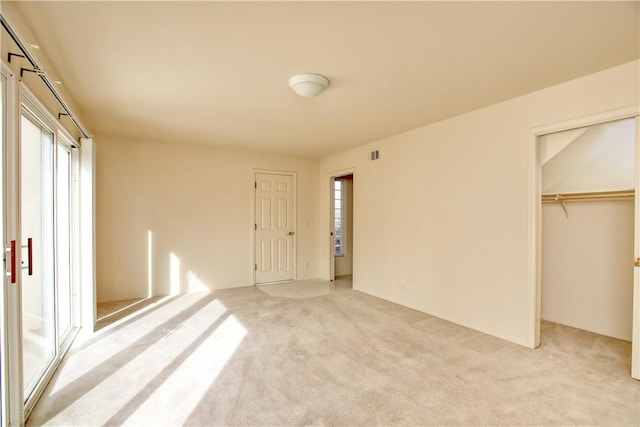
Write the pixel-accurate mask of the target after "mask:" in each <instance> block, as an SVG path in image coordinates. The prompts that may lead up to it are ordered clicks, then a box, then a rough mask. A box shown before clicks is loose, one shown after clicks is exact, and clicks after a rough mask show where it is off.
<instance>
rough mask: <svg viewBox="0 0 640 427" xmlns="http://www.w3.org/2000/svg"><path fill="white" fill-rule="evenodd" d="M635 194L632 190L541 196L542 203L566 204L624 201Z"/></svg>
mask: <svg viewBox="0 0 640 427" xmlns="http://www.w3.org/2000/svg"><path fill="white" fill-rule="evenodd" d="M635 194H636V192H635V191H634V190H625V191H600V192H593V193H571V194H543V195H542V203H551V202H568V201H581V200H585V201H586V200H625V199H633V198H634V196H635Z"/></svg>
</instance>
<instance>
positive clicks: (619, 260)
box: [541, 200, 634, 341]
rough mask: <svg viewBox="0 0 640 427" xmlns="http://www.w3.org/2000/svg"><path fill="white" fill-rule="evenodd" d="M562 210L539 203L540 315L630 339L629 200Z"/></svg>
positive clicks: (631, 216) (631, 217) (582, 204)
mask: <svg viewBox="0 0 640 427" xmlns="http://www.w3.org/2000/svg"><path fill="white" fill-rule="evenodd" d="M567 210H568V211H569V217H568V218H567V217H566V216H565V214H564V212H563V210H562V207H561V206H560V205H559V204H555V203H554V204H545V205H543V207H542V306H541V309H542V318H543V319H545V320H550V321H552V322H557V323H561V324H563V325H569V326H573V327H576V328H580V329H585V330H588V331H592V332H596V333H599V334H603V335H608V336H612V337H615V338H620V339H624V340H627V341H631V325H632V314H633V313H632V312H633V298H632V296H633V263H632V260H633V220H634V202H633V201H632V200H625V201H594V202H575V203H567ZM543 338H544V337H543Z"/></svg>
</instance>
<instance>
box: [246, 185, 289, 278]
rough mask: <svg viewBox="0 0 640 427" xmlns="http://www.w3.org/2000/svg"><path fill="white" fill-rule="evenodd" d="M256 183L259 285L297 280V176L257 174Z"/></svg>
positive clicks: (256, 263)
mask: <svg viewBox="0 0 640 427" xmlns="http://www.w3.org/2000/svg"><path fill="white" fill-rule="evenodd" d="M255 182H256V184H255V193H256V194H255V206H256V209H255V212H256V218H255V251H256V253H255V270H256V279H255V280H256V284H260V283H269V282H279V281H286V280H293V279H294V254H295V221H294V210H295V209H294V207H295V193H294V188H293V176H292V175H278V174H267V173H256V178H255Z"/></svg>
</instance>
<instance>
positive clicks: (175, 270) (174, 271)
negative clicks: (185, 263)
mask: <svg viewBox="0 0 640 427" xmlns="http://www.w3.org/2000/svg"><path fill="white" fill-rule="evenodd" d="M169 279H170V285H171V288H170V292H171V295H177V294H179V293H180V258H178V257H177V256H176V254H174V253H173V252H171V253H170V254H169Z"/></svg>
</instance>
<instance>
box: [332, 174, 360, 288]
mask: <svg viewBox="0 0 640 427" xmlns="http://www.w3.org/2000/svg"><path fill="white" fill-rule="evenodd" d="M345 175H352V176H353V190H352V195H351V197H352V206H353V209H352V210H351V215H352V217H353V230H352V232H353V238H352V241H351V251H352V256H351V260H352V261H351V262H352V266H351V271H352V273H351V287H352V288H353V289H355V288H356V287H355V284H356V259H355V256H353V255H354V254H355V253H356V251H355V242H356V228H357V227H356V168H354V167H352V168H347V169H340V170H337V171H333V172H329V175H328V179H327V181H326V182H327V185H328V186H329V281H331V282H333V281H334V280H335V279H336V260H335V243H334V236H333V234H334V232H335V229H334V227H335V224H334V221H333V216H334V211H333V209H334V198H335V195H334V191H333V185H334V184H333V183H334V181H335V180H336V178H340V177H341V176H345Z"/></svg>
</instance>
